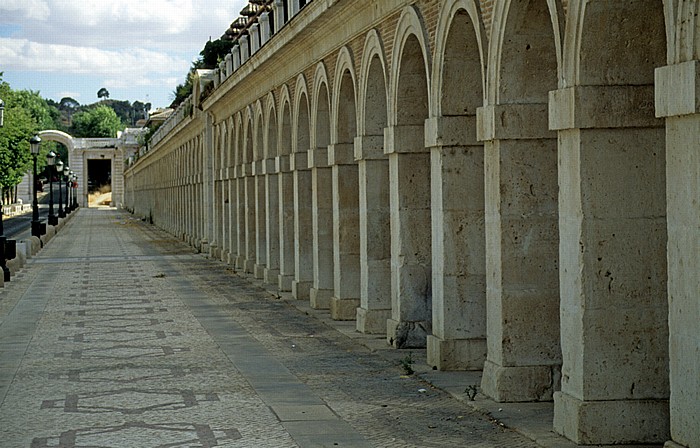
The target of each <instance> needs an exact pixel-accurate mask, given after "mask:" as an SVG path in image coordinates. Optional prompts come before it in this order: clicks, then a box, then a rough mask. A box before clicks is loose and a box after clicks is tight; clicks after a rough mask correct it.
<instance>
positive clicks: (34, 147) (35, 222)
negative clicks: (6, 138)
mask: <svg viewBox="0 0 700 448" xmlns="http://www.w3.org/2000/svg"><path fill="white" fill-rule="evenodd" d="M40 146H41V138H39V136H38V135H35V136H34V137H32V138H31V140H29V147H30V148H31V151H32V158H33V159H34V172H33V174H34V176H33V178H32V181H33V183H34V190H33V198H32V199H33V201H32V236H35V237H37V238H41V235H43V232H42V230H43V228H42V225H41V221H39V203H38V202H37V200H36V158H37V156H38V155H39V148H40Z"/></svg>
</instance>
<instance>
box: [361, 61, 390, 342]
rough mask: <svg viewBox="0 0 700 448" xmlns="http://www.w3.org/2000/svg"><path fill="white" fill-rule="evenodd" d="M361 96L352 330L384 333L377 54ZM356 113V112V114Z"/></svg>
mask: <svg viewBox="0 0 700 448" xmlns="http://www.w3.org/2000/svg"><path fill="white" fill-rule="evenodd" d="M370 58H371V62H370V63H369V69H368V71H367V74H366V81H365V91H364V92H362V93H361V94H363V95H364V111H362V112H364V117H362V120H363V123H364V135H362V136H360V141H359V144H360V145H361V146H360V147H359V148H357V149H359V152H360V154H359V156H360V157H359V161H358V173H359V206H360V278H361V279H362V280H361V283H360V307H359V308H358V309H357V330H358V331H360V332H363V333H376V334H382V333H385V332H386V322H387V319H389V318H390V317H391V226H390V212H389V161H388V159H387V157H386V156H385V155H384V129H385V128H386V127H387V125H388V122H387V93H386V83H385V74H384V66H383V65H382V61H381V59H380V57H379V54H377V53H374V54H373V55H372V56H370ZM362 112H361V113H362Z"/></svg>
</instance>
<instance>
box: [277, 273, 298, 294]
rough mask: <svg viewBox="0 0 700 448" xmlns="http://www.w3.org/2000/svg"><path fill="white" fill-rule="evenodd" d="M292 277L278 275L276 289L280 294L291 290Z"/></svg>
mask: <svg viewBox="0 0 700 448" xmlns="http://www.w3.org/2000/svg"><path fill="white" fill-rule="evenodd" d="M293 281H294V276H293V275H284V274H280V275H278V276H277V288H278V289H279V290H280V292H289V291H291V290H292V282H293Z"/></svg>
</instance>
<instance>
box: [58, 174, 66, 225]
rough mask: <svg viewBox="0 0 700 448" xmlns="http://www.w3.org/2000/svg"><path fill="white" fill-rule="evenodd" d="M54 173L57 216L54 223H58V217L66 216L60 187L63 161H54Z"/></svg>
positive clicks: (61, 184)
mask: <svg viewBox="0 0 700 448" xmlns="http://www.w3.org/2000/svg"><path fill="white" fill-rule="evenodd" d="M56 174H57V179H56V180H57V181H58V182H57V184H58V217H57V218H56V224H58V218H65V217H66V214H65V213H64V212H63V193H61V187H62V186H63V162H62V161H60V160H57V161H56Z"/></svg>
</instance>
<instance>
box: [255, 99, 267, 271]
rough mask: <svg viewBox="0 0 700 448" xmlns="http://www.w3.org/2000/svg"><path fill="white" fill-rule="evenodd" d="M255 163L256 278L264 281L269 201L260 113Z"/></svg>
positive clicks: (257, 126)
mask: <svg viewBox="0 0 700 448" xmlns="http://www.w3.org/2000/svg"><path fill="white" fill-rule="evenodd" d="M255 121H256V123H255V143H254V145H253V148H254V151H255V163H254V165H253V176H254V179H255V180H254V182H255V237H256V242H255V247H256V249H255V272H254V274H255V278H259V279H262V278H263V277H264V276H265V267H266V266H267V200H266V193H265V184H266V182H265V174H263V161H262V159H263V154H264V146H263V145H264V142H263V127H264V123H263V114H262V110H259V111H258V114H257V116H256V118H255Z"/></svg>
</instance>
